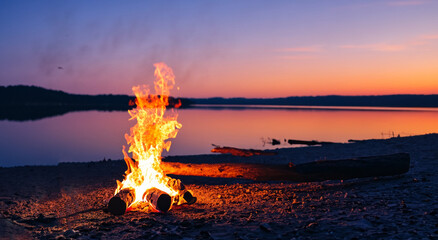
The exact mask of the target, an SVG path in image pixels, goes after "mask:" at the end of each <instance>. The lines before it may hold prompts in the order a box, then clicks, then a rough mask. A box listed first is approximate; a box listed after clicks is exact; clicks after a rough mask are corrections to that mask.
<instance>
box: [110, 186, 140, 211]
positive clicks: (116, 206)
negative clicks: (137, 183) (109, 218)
mask: <svg viewBox="0 0 438 240" xmlns="http://www.w3.org/2000/svg"><path fill="white" fill-rule="evenodd" d="M134 200H135V191H134V189H130V188H129V189H123V190H120V192H118V193H117V194H116V195H115V196H114V197H112V198H111V199H110V201H109V202H108V211H109V212H110V213H112V214H114V215H123V214H124V213H125V212H126V209H127V208H128V206H129V205H131V203H132V202H134Z"/></svg>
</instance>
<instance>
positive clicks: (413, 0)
mask: <svg viewBox="0 0 438 240" xmlns="http://www.w3.org/2000/svg"><path fill="white" fill-rule="evenodd" d="M428 2H429V1H425V0H409V1H392V2H388V3H387V4H388V5H389V6H417V5H423V4H426V3H428Z"/></svg>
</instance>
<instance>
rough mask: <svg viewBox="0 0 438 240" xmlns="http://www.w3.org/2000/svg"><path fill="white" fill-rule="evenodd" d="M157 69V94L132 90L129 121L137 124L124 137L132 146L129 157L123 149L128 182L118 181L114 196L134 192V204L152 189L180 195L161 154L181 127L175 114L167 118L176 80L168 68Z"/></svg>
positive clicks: (143, 88) (143, 89)
mask: <svg viewBox="0 0 438 240" xmlns="http://www.w3.org/2000/svg"><path fill="white" fill-rule="evenodd" d="M154 66H155V73H154V75H155V78H156V80H155V82H154V86H155V94H150V92H149V89H148V87H147V86H145V85H143V86H135V87H133V88H132V90H133V92H134V93H135V96H136V99H135V104H136V105H137V107H136V108H135V109H132V110H129V111H128V112H129V114H130V116H131V118H130V120H134V119H135V120H136V121H137V123H136V124H135V126H133V127H132V128H131V130H130V134H125V138H126V141H127V143H128V144H129V149H128V153H131V155H132V157H129V155H128V153H127V152H126V148H125V146H123V155H124V159H125V162H126V165H127V167H128V169H127V170H126V172H125V179H124V180H123V181H122V182H119V181H117V189H116V191H115V194H117V193H118V192H119V191H121V190H123V189H127V188H128V189H134V190H135V200H134V202H133V203H132V204H131V206H132V205H133V204H134V203H137V202H140V201H144V199H142V196H143V194H144V193H145V192H146V191H147V190H149V189H152V188H157V189H159V190H161V191H164V192H166V193H167V194H169V195H170V196H171V197H175V196H176V195H178V193H179V189H177V188H176V187H175V186H173V185H172V184H171V183H172V182H174V181H175V180H174V179H172V178H170V177H167V176H166V174H165V173H164V172H163V169H162V168H161V166H160V164H161V153H162V151H163V149H166V150H167V151H169V148H170V145H171V142H170V141H168V139H169V138H175V137H176V135H177V133H178V130H179V129H180V128H181V126H182V125H181V124H180V123H178V121H177V117H178V115H177V114H176V113H175V112H174V111H173V110H172V111H171V113H170V114H165V112H166V106H168V105H169V93H170V92H169V91H170V90H171V89H172V88H173V86H174V84H175V76H174V74H173V72H172V69H170V68H169V67H168V66H167V65H166V64H164V63H156V64H154Z"/></svg>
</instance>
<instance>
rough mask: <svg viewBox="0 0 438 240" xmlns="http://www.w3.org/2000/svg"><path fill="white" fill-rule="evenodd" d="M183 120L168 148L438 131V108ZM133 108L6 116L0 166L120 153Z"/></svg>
mask: <svg viewBox="0 0 438 240" xmlns="http://www.w3.org/2000/svg"><path fill="white" fill-rule="evenodd" d="M178 113H179V117H178V120H179V122H181V123H182V125H183V127H182V129H181V130H180V132H179V133H178V135H177V137H176V139H173V140H172V146H171V149H170V152H169V153H165V154H164V155H188V154H201V153H209V152H210V150H211V149H212V145H211V144H217V145H221V146H233V147H239V148H256V149H263V148H276V147H288V145H287V144H286V143H283V144H282V145H280V146H275V147H272V146H270V147H269V146H268V145H264V142H266V140H268V138H276V139H279V140H283V139H299V140H320V141H334V142H347V141H348V140H349V139H369V138H388V137H392V136H397V135H400V136H409V135H416V134H425V133H432V132H438V124H437V123H438V110H436V109H392V108H385V109H383V108H321V107H315V108H307V107H306V108H299V107H298V108H297V107H293V108H284V107H275V106H270V107H266V106H265V107H263V108H260V107H257V106H252V107H251V108H233V109H230V108H214V109H211V108H196V109H180V110H178ZM128 119H129V115H128V113H127V112H97V111H85V112H71V113H67V114H65V115H62V116H57V117H50V118H45V119H41V120H37V121H26V122H13V121H0V152H1V154H0V166H3V167H10V166H23V165H56V164H58V163H59V162H88V161H99V160H102V159H104V158H105V159H122V157H123V155H122V145H124V144H125V145H126V142H125V139H124V134H125V133H127V132H128V131H129V128H130V127H131V126H133V125H134V124H135V122H134V121H128Z"/></svg>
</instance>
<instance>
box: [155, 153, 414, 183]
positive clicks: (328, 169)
mask: <svg viewBox="0 0 438 240" xmlns="http://www.w3.org/2000/svg"><path fill="white" fill-rule="evenodd" d="M409 165H410V156H409V154H407V153H397V154H391V155H382V156H371V157H359V158H354V159H343V160H324V161H315V162H310V163H304V164H297V165H293V164H289V165H280V164H276V165H274V164H250V163H212V164H205V163H204V164H191V163H190V164H188V163H178V162H164V161H163V162H162V163H161V166H162V168H163V170H164V171H165V172H166V174H174V175H188V176H204V177H220V178H245V179H251V180H259V181H264V180H284V181H293V182H313V181H324V180H345V179H352V178H364V177H379V176H392V175H399V174H403V173H406V172H408V171H409Z"/></svg>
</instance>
